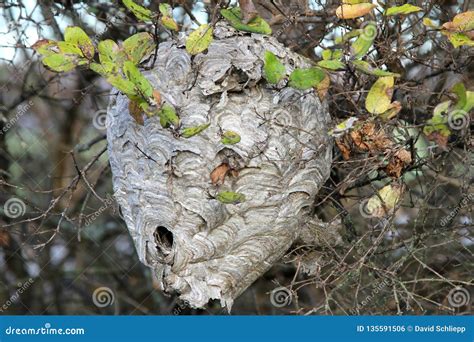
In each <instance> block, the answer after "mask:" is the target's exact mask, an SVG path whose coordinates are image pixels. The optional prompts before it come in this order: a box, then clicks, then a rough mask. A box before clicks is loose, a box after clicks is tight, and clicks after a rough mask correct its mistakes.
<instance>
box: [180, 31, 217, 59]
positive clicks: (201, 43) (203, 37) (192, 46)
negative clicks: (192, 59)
mask: <svg viewBox="0 0 474 342" xmlns="http://www.w3.org/2000/svg"><path fill="white" fill-rule="evenodd" d="M212 32H213V30H212V27H211V26H209V25H208V24H204V25H201V26H199V27H198V28H197V29H196V30H195V31H193V32H192V33H191V34H190V35H189V37H188V39H187V40H186V51H187V52H188V53H189V54H191V55H197V54H198V53H200V52H203V51H205V50H206V49H207V48H208V47H209V45H210V44H211V42H212V39H213V38H212Z"/></svg>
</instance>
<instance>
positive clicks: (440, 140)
mask: <svg viewBox="0 0 474 342" xmlns="http://www.w3.org/2000/svg"><path fill="white" fill-rule="evenodd" d="M427 138H428V140H431V141H434V142H435V143H437V144H438V145H439V146H440V147H442V148H446V146H447V145H448V138H449V137H448V136H445V135H443V134H441V133H440V132H439V131H434V132H433V133H431V134H429V135H428V136H427Z"/></svg>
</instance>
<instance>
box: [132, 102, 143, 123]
mask: <svg viewBox="0 0 474 342" xmlns="http://www.w3.org/2000/svg"><path fill="white" fill-rule="evenodd" d="M128 111H129V112H130V115H131V116H132V117H133V118H134V119H135V121H136V122H137V123H138V124H139V125H141V126H143V125H144V124H145V121H144V120H143V110H142V109H141V108H140V106H139V105H138V103H137V102H136V101H130V103H129V104H128Z"/></svg>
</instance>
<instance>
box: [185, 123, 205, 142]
mask: <svg viewBox="0 0 474 342" xmlns="http://www.w3.org/2000/svg"><path fill="white" fill-rule="evenodd" d="M209 126H210V123H207V124H204V125H199V126H194V127H187V128H184V129H183V131H182V132H181V136H183V137H185V138H191V137H192V136H195V135H196V134H199V133H201V132H202V131H204V130H205V129H206V128H208V127H209Z"/></svg>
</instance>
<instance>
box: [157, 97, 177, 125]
mask: <svg viewBox="0 0 474 342" xmlns="http://www.w3.org/2000/svg"><path fill="white" fill-rule="evenodd" d="M158 115H159V117H160V124H161V127H163V128H166V127H169V126H170V125H172V126H173V127H178V125H179V117H178V115H176V111H175V110H174V107H173V106H171V105H169V104H167V103H165V104H164V105H163V106H162V107H161V109H160V111H159V112H158Z"/></svg>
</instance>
